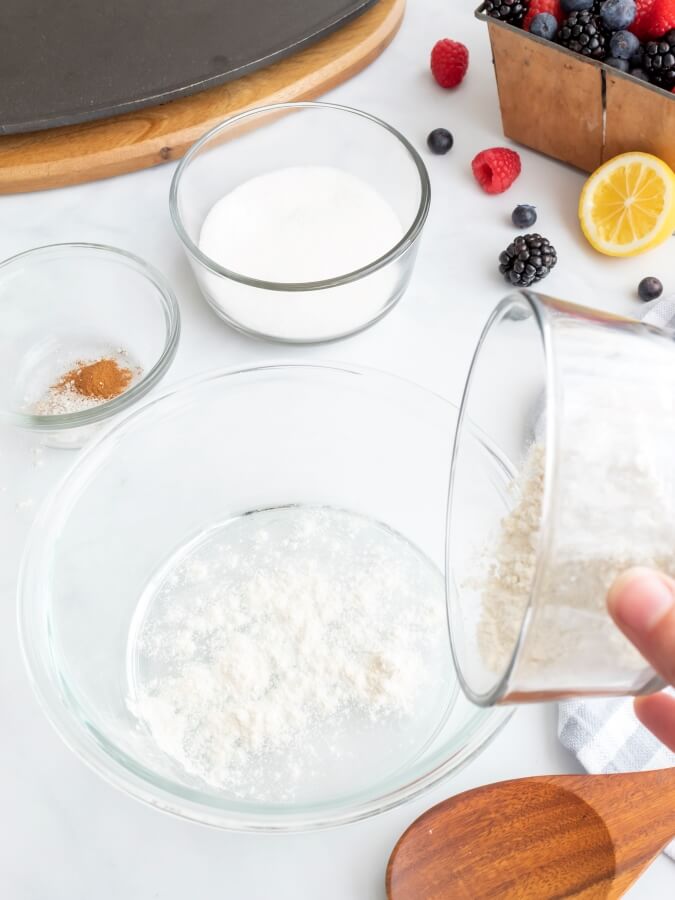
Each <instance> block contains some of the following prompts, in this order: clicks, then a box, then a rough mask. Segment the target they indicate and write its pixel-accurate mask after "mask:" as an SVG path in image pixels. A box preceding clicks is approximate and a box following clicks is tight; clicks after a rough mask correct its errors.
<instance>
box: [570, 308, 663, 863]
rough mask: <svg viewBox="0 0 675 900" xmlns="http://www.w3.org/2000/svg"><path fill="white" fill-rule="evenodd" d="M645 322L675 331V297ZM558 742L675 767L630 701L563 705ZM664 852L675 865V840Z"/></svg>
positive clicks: (594, 753)
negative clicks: (641, 721) (641, 720)
mask: <svg viewBox="0 0 675 900" xmlns="http://www.w3.org/2000/svg"><path fill="white" fill-rule="evenodd" d="M642 321H643V322H648V323H649V324H650V325H656V326H658V327H659V328H664V329H666V330H672V331H674V332H675V295H673V296H671V297H665V298H663V299H662V300H654V301H652V302H651V303H650V304H649V306H648V307H647V308H646V310H645V312H644V314H643V316H642ZM673 693H675V691H673ZM558 737H559V738H560V740H561V742H562V744H563V745H564V746H565V747H566V748H567V749H568V750H571V752H572V753H574V755H575V756H576V758H577V759H578V760H579V762H580V763H581V765H582V766H583V767H584V769H586V771H587V772H594V773H611V772H638V771H643V770H648V769H663V768H667V767H669V766H675V753H671V752H670V750H668V749H666V747H664V746H663V744H662V743H661V742H660V741H659V740H657V738H655V737H654V735H653V734H651V732H649V731H647V729H646V728H645V727H644V726H643V725H641V724H640V722H639V721H638V720H637V718H636V717H635V714H634V712H633V703H632V701H631V700H630V699H615V698H614V699H611V700H569V701H566V702H565V703H561V704H560V706H559V712H558ZM665 852H666V854H667V855H668V856H669V857H670V858H671V859H673V860H675V841H672V842H671V843H670V844H669V845H668V847H667V848H666V851H665Z"/></svg>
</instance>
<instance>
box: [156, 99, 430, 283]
mask: <svg viewBox="0 0 675 900" xmlns="http://www.w3.org/2000/svg"><path fill="white" fill-rule="evenodd" d="M299 109H313V110H328V111H331V112H340V113H348V114H350V115H354V116H358V117H360V118H362V119H366V120H368V121H369V122H371V123H373V124H374V125H377V126H379V127H380V128H383V129H384V130H385V131H387V132H388V133H389V134H390V135H391V136H392V137H393V138H394V139H396V140H397V141H398V142H399V143H400V144H401V145H402V146H403V148H404V149H405V150H406V151H407V153H408V155H409V156H410V158H411V159H412V162H413V163H414V165H415V167H416V169H417V174H418V176H419V181H420V200H419V205H418V207H417V212H416V213H415V216H414V218H413V221H412V224H411V225H410V226H409V227H408V229H407V230H406V232H405V234H404V235H403V237H402V238H401V239H400V240H399V241H398V243H396V244H395V245H394V246H393V247H392V248H390V249H389V250H388V251H387V252H386V253H385V254H384V255H383V256H380V257H379V258H378V259H375V260H373V261H372V262H370V263H368V264H367V265H365V266H361V268H360V269H355V270H354V271H353V272H347V273H345V274H343V275H338V276H336V277H334V278H325V279H323V280H321V281H302V282H283V281H265V280H262V279H258V278H252V277H250V276H248V275H243V274H241V273H239V272H235V271H233V270H231V269H227V268H225V267H224V266H221V265H220V264H219V263H217V262H216V261H215V260H214V259H211V257H209V256H207V255H206V254H205V253H203V252H202V251H201V250H200V249H199V247H198V246H197V244H195V243H194V241H193V240H192V238H191V237H190V235H189V234H188V233H187V229H186V228H185V226H184V225H183V217H182V216H181V213H180V210H179V208H178V197H179V192H180V186H181V182H182V180H183V175H184V173H185V172H186V171H187V169H188V167H189V165H190V163H191V161H192V160H193V158H194V157H195V156H197V155H198V154H199V152H200V151H201V150H202V148H203V147H205V146H206V145H207V144H208V143H210V142H211V140H212V139H213V138H214V137H216V136H217V135H218V134H220V133H221V132H222V131H225V130H226V129H227V128H229V127H230V126H232V125H233V124H235V123H237V122H241V121H243V120H245V119H247V118H249V117H255V116H258V115H260V114H263V113H264V114H266V113H274V112H280V111H282V110H288V111H289V112H292V111H293V110H299ZM430 204H431V182H430V180H429V173H428V172H427V168H426V166H425V164H424V161H423V160H422V157H421V156H420V154H419V153H418V152H417V150H416V149H415V148H414V147H413V145H412V144H411V143H410V141H409V140H408V139H407V138H406V137H405V136H404V135H403V134H401V132H400V131H398V129H396V128H394V127H393V126H392V125H389V124H388V123H387V122H385V121H384V120H383V119H380V118H378V117H377V116H374V115H372V114H371V113H367V112H364V111H363V110H360V109H354V108H353V107H351V106H344V105H341V104H338V103H327V102H325V101H324V102H319V101H311V100H303V101H298V102H293V103H270V104H268V105H266V106H256V107H254V108H253V109H248V110H246V111H245V112H242V113H237V115H235V116H230V117H229V118H228V119H225V120H224V121H223V122H220V123H219V124H218V125H215V126H214V127H213V128H211V129H209V131H207V132H206V134H204V135H202V137H201V138H199V140H198V141H196V142H195V143H194V144H193V145H192V146H191V147H190V148H189V149H188V151H187V152H186V153H185V155H184V156H183V158H182V159H181V161H180V162H179V164H178V166H177V168H176V171H175V172H174V175H173V178H172V179H171V188H170V190H169V212H170V215H171V221H172V222H173V225H174V228H175V230H176V233H177V234H178V237H179V238H180V241H181V243H182V244H183V247H184V248H185V250H186V251H187V253H188V254H189V255H190V256H191V257H192V259H193V260H195V261H196V262H198V263H199V264H200V265H201V266H203V267H204V268H205V269H207V270H208V271H209V272H211V273H212V274H214V275H217V276H220V277H223V278H228V279H230V280H231V281H237V282H239V283H240V284H245V285H248V286H249V287H253V288H258V289H260V290H266V291H279V292H285V293H296V292H300V291H318V290H324V289H326V288H333V287H338V286H339V285H342V284H348V283H350V282H352V281H358V280H359V279H361V278H364V277H365V276H366V275H370V274H372V273H373V272H376V271H378V270H379V269H381V268H383V267H384V266H386V265H387V264H388V263H390V262H392V261H394V260H396V259H398V258H399V257H401V256H402V255H403V254H404V253H405V252H406V250H408V249H409V247H411V246H412V245H413V244H414V243H415V241H416V240H417V238H418V236H419V234H420V232H421V231H422V228H423V226H424V223H425V221H426V219H427V215H428V213H429V207H430Z"/></svg>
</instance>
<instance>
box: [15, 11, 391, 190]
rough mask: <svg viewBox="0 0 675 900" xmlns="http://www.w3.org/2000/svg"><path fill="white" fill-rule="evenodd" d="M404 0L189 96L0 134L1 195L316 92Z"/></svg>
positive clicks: (354, 67) (88, 176) (364, 47)
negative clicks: (71, 122) (103, 116)
mask: <svg viewBox="0 0 675 900" xmlns="http://www.w3.org/2000/svg"><path fill="white" fill-rule="evenodd" d="M404 10H405V0H379V2H378V3H376V4H375V6H373V7H372V8H371V9H369V10H368V11H367V12H365V13H364V14H363V15H361V16H359V17H358V18H357V19H355V20H354V21H352V22H350V23H349V24H348V25H346V26H345V27H344V28H341V29H340V30H339V31H337V32H335V33H333V34H332V35H330V36H329V37H327V38H325V39H324V40H322V41H320V42H319V43H317V44H315V45H313V46H312V47H309V48H308V49H306V50H303V51H301V52H300V53H298V54H296V55H294V56H291V57H288V58H287V59H284V60H282V61H281V62H278V63H275V64H274V65H272V66H269V68H266V69H262V70H260V71H258V72H255V73H254V74H252V75H247V76H245V77H243V78H240V79H238V80H236V81H231V82H229V83H228V84H225V85H222V86H220V87H217V88H212V89H210V90H208V91H204V92H203V93H201V94H196V95H194V96H192V97H185V98H182V99H180V100H174V101H172V102H171V103H165V104H163V105H161V106H156V107H150V108H145V109H142V110H139V111H138V112H132V113H127V114H125V115H121V116H116V117H114V118H110V119H103V120H99V121H96V122H89V123H86V124H83V125H72V126H66V127H63V128H54V129H52V130H50V131H40V132H33V133H30V134H19V135H6V136H3V137H0V194H12V193H22V192H25V191H37V190H43V189H45V188H55V187H63V186H65V185H70V184H79V183H81V182H85V181H95V180H97V179H100V178H108V177H110V176H112V175H120V174H123V173H125V172H132V171H134V170H136V169H143V168H148V167H149V166H155V165H158V164H159V163H162V162H166V161H167V160H171V159H177V158H178V157H180V156H182V155H183V153H184V152H185V151H186V150H187V148H188V147H189V146H190V145H191V144H192V143H194V141H196V140H197V138H199V137H201V135H202V134H204V132H205V131H207V130H208V129H209V128H212V127H213V126H214V125H216V124H217V123H218V122H221V121H222V120H223V119H225V118H227V117H228V116H231V115H235V114H236V113H239V112H243V111H244V110H246V109H251V108H253V107H255V106H264V105H265V104H268V103H282V102H287V101H293V100H309V99H313V98H315V97H318V96H320V95H321V94H322V93H324V92H325V91H328V90H330V89H331V88H333V87H335V86H336V85H338V84H340V83H341V82H343V81H345V80H346V79H347V78H350V77H351V76H352V75H355V74H356V73H357V72H359V71H361V69H363V68H364V67H365V66H367V65H368V64H369V63H370V62H372V61H373V60H374V59H375V58H376V57H377V56H379V54H380V53H381V52H382V51H383V50H384V49H385V47H387V45H388V44H389V43H390V42H391V40H392V39H393V37H394V35H395V34H396V32H397V31H398V28H399V26H400V24H401V20H402V18H403V13H404Z"/></svg>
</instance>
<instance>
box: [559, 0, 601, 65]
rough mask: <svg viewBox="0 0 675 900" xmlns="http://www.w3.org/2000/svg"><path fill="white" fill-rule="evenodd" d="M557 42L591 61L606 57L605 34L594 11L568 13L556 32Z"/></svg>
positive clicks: (585, 10)
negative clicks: (589, 58)
mask: <svg viewBox="0 0 675 900" xmlns="http://www.w3.org/2000/svg"><path fill="white" fill-rule="evenodd" d="M557 41H558V43H559V44H560V45H561V46H562V47H567V49H568V50H573V51H574V52H575V53H581V54H582V56H590V57H591V59H604V58H605V56H606V55H607V33H606V32H605V29H604V28H603V25H602V22H601V21H600V17H599V16H598V15H596V13H595V10H594V9H583V10H581V12H573V13H570V14H569V16H568V17H567V18H566V19H565V21H564V22H563V23H562V25H561V27H560V30H559V31H558V37H557Z"/></svg>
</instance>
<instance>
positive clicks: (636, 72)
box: [630, 69, 649, 81]
mask: <svg viewBox="0 0 675 900" xmlns="http://www.w3.org/2000/svg"><path fill="white" fill-rule="evenodd" d="M630 74H631V75H632V76H633V78H639V79H640V81H649V75H647V73H646V72H645V71H644V70H643V69H631V70H630Z"/></svg>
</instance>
